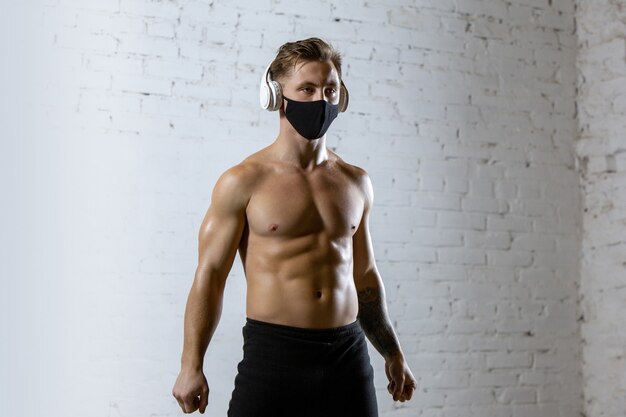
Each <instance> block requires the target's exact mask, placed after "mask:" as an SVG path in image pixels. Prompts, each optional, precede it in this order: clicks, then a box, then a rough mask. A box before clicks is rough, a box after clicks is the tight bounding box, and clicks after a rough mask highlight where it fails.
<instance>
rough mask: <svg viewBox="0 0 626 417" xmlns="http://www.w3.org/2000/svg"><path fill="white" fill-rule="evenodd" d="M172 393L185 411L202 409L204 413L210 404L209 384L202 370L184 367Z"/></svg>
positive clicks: (190, 411)
mask: <svg viewBox="0 0 626 417" xmlns="http://www.w3.org/2000/svg"><path fill="white" fill-rule="evenodd" d="M172 395H173V396H174V398H176V401H178V405H180V408H182V409H183V412H184V413H193V412H194V411H196V410H198V409H200V413H201V414H204V410H206V406H207V405H208V404H209V384H208V383H207V381H206V378H205V377H204V374H203V373H202V370H194V369H184V368H183V369H182V370H181V371H180V373H179V374H178V378H176V383H175V384H174V388H172Z"/></svg>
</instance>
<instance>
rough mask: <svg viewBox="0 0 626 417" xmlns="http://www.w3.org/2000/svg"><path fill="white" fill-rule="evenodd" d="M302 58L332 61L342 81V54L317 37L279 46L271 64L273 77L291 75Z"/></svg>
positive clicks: (273, 78) (278, 77) (277, 79)
mask: <svg viewBox="0 0 626 417" xmlns="http://www.w3.org/2000/svg"><path fill="white" fill-rule="evenodd" d="M301 60H305V61H331V62H332V63H333V65H334V66H335V69H336V70H337V74H338V75H339V81H341V54H340V53H339V51H337V50H336V49H335V48H333V47H332V46H331V45H330V44H328V43H326V42H324V41H323V40H322V39H320V38H316V37H313V38H308V39H302V40H299V41H295V42H287V43H285V44H283V45H282V46H281V47H280V48H278V54H277V55H276V58H274V61H272V63H271V65H270V75H271V79H272V80H275V81H279V80H284V78H285V77H289V76H291V75H292V74H293V72H294V71H295V68H296V64H297V63H298V62H299V61H301ZM281 84H282V83H281Z"/></svg>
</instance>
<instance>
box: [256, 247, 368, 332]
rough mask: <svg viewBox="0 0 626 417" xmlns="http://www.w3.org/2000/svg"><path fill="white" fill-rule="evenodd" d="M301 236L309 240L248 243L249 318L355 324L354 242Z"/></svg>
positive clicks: (319, 326)
mask: <svg viewBox="0 0 626 417" xmlns="http://www.w3.org/2000/svg"><path fill="white" fill-rule="evenodd" d="M301 239H306V240H311V241H310V242H308V244H306V243H305V242H302V240H301V241H300V242H291V243H292V244H290V242H285V241H280V242H271V243H270V242H267V239H263V240H264V242H258V243H259V244H258V245H254V244H253V242H249V243H251V244H252V245H249V246H248V247H247V248H246V249H247V250H246V252H247V257H246V258H247V259H246V262H245V263H244V265H245V266H244V269H245V272H246V280H247V296H246V316H247V317H249V318H252V319H255V320H261V321H265V322H270V323H277V324H284V325H288V326H294V327H303V328H315V329H323V328H332V327H339V326H344V325H347V324H350V323H353V322H354V321H355V320H356V318H357V313H358V299H357V295H356V289H355V286H354V280H353V277H352V257H351V249H352V247H351V242H348V241H347V240H346V239H343V243H342V241H335V242H331V241H327V242H326V244H325V243H324V242H323V241H324V239H315V240H313V239H314V237H313V236H307V237H303V238H301ZM251 240H253V239H251ZM261 243H262V244H261ZM305 248H306V250H302V251H299V250H297V249H305ZM295 252H299V253H295Z"/></svg>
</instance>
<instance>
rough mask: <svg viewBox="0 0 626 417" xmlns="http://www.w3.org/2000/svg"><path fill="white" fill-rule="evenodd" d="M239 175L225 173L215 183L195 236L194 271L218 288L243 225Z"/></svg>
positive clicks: (243, 202)
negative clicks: (212, 281) (196, 236)
mask: <svg viewBox="0 0 626 417" xmlns="http://www.w3.org/2000/svg"><path fill="white" fill-rule="evenodd" d="M242 181H243V178H242V174H241V172H240V171H238V170H236V169H233V168H231V169H229V170H227V171H226V172H224V173H223V174H222V175H221V176H220V178H219V179H218V180H217V182H216V184H215V187H214V188H213V192H212V194H211V203H210V205H209V208H208V210H207V212H206V214H205V216H204V219H203V221H202V224H201V226H200V230H199V233H198V271H199V272H201V273H202V274H201V275H202V276H204V277H210V278H211V279H217V280H218V281H219V283H220V284H222V285H223V284H224V281H225V279H226V277H227V275H228V273H229V272H230V269H231V267H232V264H233V261H234V259H235V255H236V253H237V248H238V246H239V242H240V239H241V236H242V233H243V229H244V227H245V223H246V204H247V195H246V192H245V190H246V187H244V186H243V184H242Z"/></svg>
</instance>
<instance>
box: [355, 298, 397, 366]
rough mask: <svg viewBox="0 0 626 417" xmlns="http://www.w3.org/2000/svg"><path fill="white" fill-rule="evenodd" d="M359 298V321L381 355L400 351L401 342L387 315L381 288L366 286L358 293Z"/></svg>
mask: <svg viewBox="0 0 626 417" xmlns="http://www.w3.org/2000/svg"><path fill="white" fill-rule="evenodd" d="M357 295H358V298H359V315H358V319H359V323H360V324H361V327H362V328H363V331H364V332H365V334H366V335H367V336H368V338H369V340H370V342H372V345H373V346H374V347H375V348H376V350H378V352H380V354H381V355H383V356H386V355H393V354H396V353H399V352H400V344H399V342H398V339H397V337H396V334H395V332H394V331H393V327H391V323H390V322H389V318H388V317H387V312H386V310H385V305H384V300H383V299H382V297H381V292H380V289H379V288H376V287H366V288H364V289H362V290H360V291H358V293H357Z"/></svg>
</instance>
